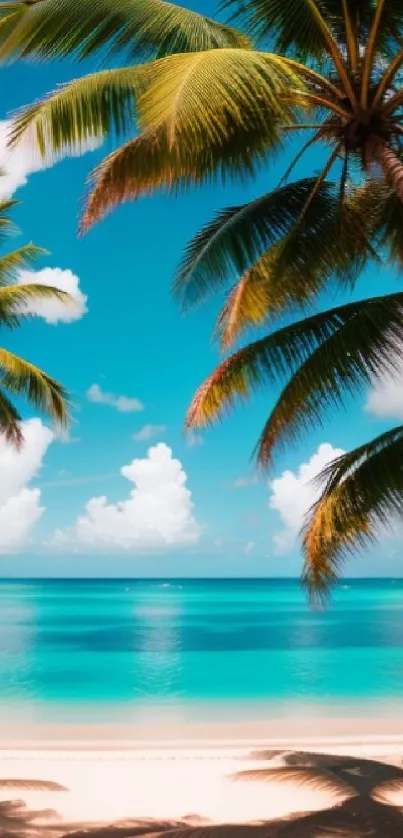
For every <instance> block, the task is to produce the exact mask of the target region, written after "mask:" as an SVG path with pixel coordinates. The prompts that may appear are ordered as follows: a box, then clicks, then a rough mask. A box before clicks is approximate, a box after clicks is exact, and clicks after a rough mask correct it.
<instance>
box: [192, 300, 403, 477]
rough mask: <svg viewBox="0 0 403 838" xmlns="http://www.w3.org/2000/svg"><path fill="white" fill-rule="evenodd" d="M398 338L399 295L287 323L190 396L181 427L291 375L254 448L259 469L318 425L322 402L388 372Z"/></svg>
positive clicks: (401, 327)
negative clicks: (300, 434)
mask: <svg viewBox="0 0 403 838" xmlns="http://www.w3.org/2000/svg"><path fill="white" fill-rule="evenodd" d="M402 336H403V293H398V294H391V295H388V296H386V297H375V298H373V299H369V300H364V301H360V302H358V303H349V304H347V305H344V306H338V307H337V308H334V309H331V310H330V311H326V312H323V313H321V314H315V315H313V316H311V317H307V318H306V319H305V320H301V321H299V322H297V323H292V324H291V325H290V326H285V327H284V328H282V329H279V330H278V331H276V332H274V333H273V334H271V335H268V336H267V337H264V338H262V339H261V340H258V341H256V342H254V343H251V344H249V345H248V346H246V347H244V348H243V349H240V350H238V351H237V352H235V353H234V354H233V355H232V356H230V358H228V359H227V360H226V361H224V362H223V363H222V364H220V366H219V367H217V369H216V370H215V371H214V372H213V373H212V375H210V376H209V377H208V378H207V379H206V381H205V382H204V383H203V384H202V385H201V386H200V388H199V390H198V391H197V393H196V395H195V397H194V399H193V401H192V403H191V405H190V408H189V411H188V415H187V420H186V424H187V426H188V427H203V426H206V425H208V424H211V423H212V422H213V421H214V420H215V419H217V418H218V417H220V416H222V415H223V414H224V413H225V412H227V411H229V410H230V409H231V408H232V407H233V406H234V405H235V403H236V402H237V401H238V400H245V399H247V398H249V397H250V395H251V394H252V392H254V391H255V390H257V389H260V388H262V387H264V386H268V385H269V384H271V383H276V382H278V381H284V380H287V379H288V378H289V377H290V375H291V376H292V378H291V380H290V381H289V383H288V385H287V387H286V390H285V391H284V392H283V394H282V396H281V397H280V400H279V402H278V404H277V406H276V407H275V409H274V411H273V413H272V414H271V416H270V419H269V421H268V422H267V424H266V426H265V428H264V431H263V433H262V437H261V440H260V443H259V448H258V456H259V462H260V463H261V464H262V465H264V466H267V465H268V464H269V462H270V458H271V454H272V449H273V446H274V444H278V443H279V442H280V441H282V440H284V439H286V438H287V436H288V438H289V437H290V436H291V437H294V436H295V435H296V433H297V432H299V431H300V430H301V429H302V428H304V427H306V425H310V424H311V423H313V422H315V423H317V422H318V421H320V419H321V417H322V412H323V410H324V408H325V407H326V404H327V403H330V401H332V403H333V404H335V403H340V402H342V400H343V397H344V394H345V392H348V391H349V390H351V388H356V387H357V386H360V384H363V383H365V382H368V380H369V379H370V378H371V377H372V376H376V375H377V374H381V373H382V372H383V373H384V372H385V369H386V370H388V369H389V370H394V369H395V368H396V365H397V364H398V358H399V346H400V341H401V339H402ZM323 394H325V395H326V399H323V400H322V398H323Z"/></svg>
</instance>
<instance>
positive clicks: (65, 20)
mask: <svg viewBox="0 0 403 838" xmlns="http://www.w3.org/2000/svg"><path fill="white" fill-rule="evenodd" d="M0 16H1V18H3V20H2V25H1V33H0V60H1V59H3V60H4V59H9V58H22V57H27V56H39V57H42V58H53V57H56V56H66V55H71V54H73V55H75V56H77V57H78V58H79V59H80V58H87V57H88V56H90V55H93V54H94V53H96V52H99V51H100V52H101V53H102V52H105V49H108V50H109V51H111V52H113V53H124V54H125V56H126V57H127V58H128V59H130V60H131V59H135V60H139V59H140V60H142V59H144V58H150V57H153V56H154V57H162V56H164V55H170V54H171V53H173V52H192V51H198V50H206V49H221V48H223V47H247V46H248V39H247V37H246V36H245V35H242V33H240V32H238V31H236V30H234V29H232V28H231V27H229V26H225V25H224V24H222V23H219V22H218V21H215V20H212V19H211V18H208V17H205V16H204V15H201V14H198V13H197V12H193V11H191V10H190V9H186V8H181V7H180V6H177V5H176V4H174V3H167V2H163V0H97V2H96V3H94V2H93V0H35V2H29V0H28V2H27V1H25V2H24V0H16V2H6V3H1V4H0Z"/></svg>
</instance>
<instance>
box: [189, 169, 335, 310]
mask: <svg viewBox="0 0 403 838" xmlns="http://www.w3.org/2000/svg"><path fill="white" fill-rule="evenodd" d="M314 185H315V178H304V179H302V180H299V181H297V182H296V183H291V184H287V185H285V186H281V187H279V188H278V189H275V190H273V191H272V192H269V193H267V194H266V195H263V196H261V197H259V198H256V199H255V200H254V201H251V202H249V203H247V204H243V205H241V206H236V207H229V208H228V209H226V210H223V211H222V212H220V213H219V214H218V215H217V217H216V218H215V219H214V220H213V221H212V222H210V223H209V224H207V225H206V226H205V227H204V228H203V229H202V230H201V231H200V233H198V235H197V236H196V237H195V238H194V239H193V240H192V241H191V242H190V244H189V245H188V247H187V249H186V251H185V254H184V257H183V260H182V263H181V265H180V267H179V271H178V275H177V279H176V283H175V288H174V291H175V294H176V295H178V296H179V297H180V299H181V301H182V303H183V304H184V305H185V306H187V305H191V304H192V303H193V304H194V303H198V302H200V301H201V300H202V299H203V298H204V297H205V296H206V295H207V294H208V293H211V292H212V291H214V290H216V288H217V287H220V285H222V284H224V283H226V282H228V280H231V278H232V279H233V278H235V277H237V276H239V275H242V274H243V273H244V272H245V271H247V270H248V269H249V268H251V267H252V266H253V264H254V263H255V262H256V260H257V259H259V258H260V257H261V256H263V254H264V253H265V252H266V251H267V250H268V248H269V246H270V245H272V244H275V243H276V242H277V241H279V240H280V239H283V238H285V237H286V236H287V234H288V233H289V232H290V231H291V230H292V229H293V227H294V225H295V224H296V222H297V220H298V218H299V216H300V215H301V212H302V211H303V209H304V207H305V205H306V203H307V200H308V198H309V196H310V194H311V192H312V190H313V188H314ZM335 206H336V204H335V198H334V195H333V184H330V183H326V182H325V183H323V184H322V185H321V187H320V189H319V191H318V192H317V194H316V196H315V200H314V201H313V202H312V203H311V213H312V214H313V213H315V220H316V221H319V220H320V219H322V218H326V217H328V216H329V214H330V213H332V212H334V208H335ZM307 225H308V220H307V219H305V225H304V228H305V227H306V226H307ZM313 232H314V229H313V227H312V228H311V234H312V233H313Z"/></svg>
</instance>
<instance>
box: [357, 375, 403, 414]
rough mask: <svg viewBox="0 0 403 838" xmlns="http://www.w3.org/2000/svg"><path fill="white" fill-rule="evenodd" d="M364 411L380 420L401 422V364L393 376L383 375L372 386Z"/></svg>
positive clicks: (402, 408) (402, 380)
mask: <svg viewBox="0 0 403 838" xmlns="http://www.w3.org/2000/svg"><path fill="white" fill-rule="evenodd" d="M365 410H366V411H367V412H368V413H372V414H373V416H378V417H379V418H380V419H396V420H397V421H401V420H403V364H402V365H401V369H400V370H398V371H396V373H395V374H394V375H385V376H384V377H383V378H381V379H380V380H379V381H377V382H376V383H375V384H374V386H373V388H372V390H371V391H370V393H369V396H368V399H367V402H366V405H365Z"/></svg>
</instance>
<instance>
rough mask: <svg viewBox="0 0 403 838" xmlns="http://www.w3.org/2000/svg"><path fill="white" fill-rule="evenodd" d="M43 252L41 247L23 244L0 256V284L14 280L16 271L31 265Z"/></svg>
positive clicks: (44, 251)
mask: <svg viewBox="0 0 403 838" xmlns="http://www.w3.org/2000/svg"><path fill="white" fill-rule="evenodd" d="M45 253H46V250H44V249H43V248H42V247H36V245H34V244H25V245H23V246H22V247H19V248H17V249H16V250H12V251H11V253H7V254H6V255H5V256H0V286H2V285H5V284H6V283H7V282H10V281H11V280H14V279H15V278H16V275H17V273H18V271H20V270H22V269H23V268H29V267H31V266H32V265H33V264H35V262H36V260H37V259H39V257H40V256H43V255H44V254H45ZM0 293H1V292H0Z"/></svg>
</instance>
